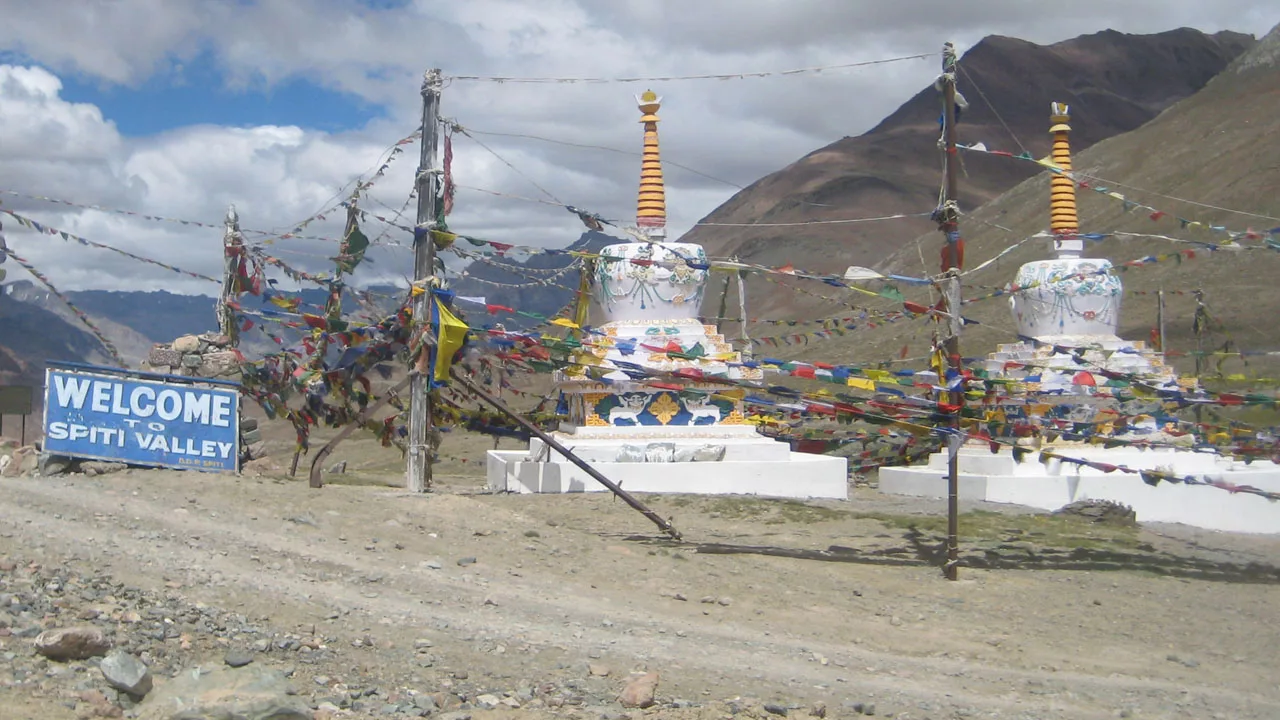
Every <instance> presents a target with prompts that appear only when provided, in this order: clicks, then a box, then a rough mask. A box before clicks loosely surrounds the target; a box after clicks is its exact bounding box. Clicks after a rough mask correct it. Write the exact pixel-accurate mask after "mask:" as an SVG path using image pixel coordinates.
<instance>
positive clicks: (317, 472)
mask: <svg viewBox="0 0 1280 720" xmlns="http://www.w3.org/2000/svg"><path fill="white" fill-rule="evenodd" d="M409 373H410V374H409V377H407V378H405V379H404V380H401V381H400V382H399V383H398V384H397V385H396V386H395V387H393V388H391V389H390V390H388V391H387V392H386V393H385V394H383V396H382V398H381V399H380V400H378V401H377V402H375V403H373V404H372V405H370V406H369V407H367V408H365V409H364V412H362V413H360V419H359V420H357V421H356V422H353V423H347V425H346V426H345V427H343V428H342V429H341V430H339V431H338V434H337V435H334V436H333V438H332V439H330V440H329V442H327V443H325V445H324V447H322V448H320V450H319V452H317V453H316V456H315V457H314V458H312V459H311V473H310V475H309V477H310V485H311V487H313V488H322V487H324V477H323V476H322V475H321V473H322V472H323V468H322V467H321V465H320V463H322V462H323V461H324V459H325V458H327V457H329V453H331V452H333V449H334V448H336V447H338V443H340V442H342V441H343V440H346V439H347V437H348V436H349V435H351V433H353V432H355V431H356V430H359V429H361V428H363V427H364V424H365V423H366V422H368V421H369V420H371V419H373V414H374V413H375V412H377V411H378V410H380V409H381V408H382V406H384V405H386V404H387V403H389V402H391V399H392V398H394V397H395V396H396V393H398V392H400V391H401V390H403V389H404V388H405V386H406V385H408V384H409V383H410V382H411V381H412V380H413V378H415V377H417V372H416V371H413V370H410V371H409Z"/></svg>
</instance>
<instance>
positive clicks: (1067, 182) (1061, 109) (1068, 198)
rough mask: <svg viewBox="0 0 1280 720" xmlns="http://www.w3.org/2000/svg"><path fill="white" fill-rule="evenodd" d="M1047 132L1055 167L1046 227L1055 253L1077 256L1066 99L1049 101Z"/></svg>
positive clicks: (1077, 229) (1079, 244) (1081, 246)
mask: <svg viewBox="0 0 1280 720" xmlns="http://www.w3.org/2000/svg"><path fill="white" fill-rule="evenodd" d="M1049 119H1050V122H1051V123H1052V125H1051V127H1050V128H1049V133H1050V134H1051V135H1053V149H1052V151H1051V152H1050V155H1049V157H1050V159H1051V160H1052V161H1053V164H1054V165H1056V166H1057V167H1058V169H1059V171H1058V172H1055V173H1054V174H1053V177H1052V178H1051V179H1050V180H1049V228H1050V229H1051V230H1052V231H1053V235H1054V249H1055V250H1057V252H1058V257H1080V253H1081V252H1083V251H1084V243H1083V241H1082V240H1080V238H1079V237H1077V235H1078V234H1079V232H1080V220H1079V216H1078V214H1077V211H1076V183H1075V180H1073V179H1072V178H1071V139H1070V135H1071V126H1070V125H1068V123H1069V122H1071V113H1070V108H1069V107H1068V106H1067V104H1066V103H1059V102H1055V103H1050V104H1049Z"/></svg>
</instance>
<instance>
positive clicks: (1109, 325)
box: [986, 102, 1195, 395]
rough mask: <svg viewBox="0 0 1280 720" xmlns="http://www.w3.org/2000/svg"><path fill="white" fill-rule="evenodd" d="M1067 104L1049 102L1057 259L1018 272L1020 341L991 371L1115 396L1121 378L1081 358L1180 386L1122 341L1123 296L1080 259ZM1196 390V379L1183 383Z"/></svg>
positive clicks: (1115, 278) (1107, 265) (1103, 265)
mask: <svg viewBox="0 0 1280 720" xmlns="http://www.w3.org/2000/svg"><path fill="white" fill-rule="evenodd" d="M1069 110H1070V109H1069V108H1068V106H1067V105H1065V104H1063V103H1056V102H1055V103H1051V105H1050V123H1051V126H1050V128H1049V132H1050V134H1051V135H1052V136H1053V144H1052V152H1051V156H1050V157H1051V159H1052V160H1053V164H1054V165H1056V166H1057V167H1058V168H1060V170H1057V171H1055V172H1054V174H1053V176H1052V178H1051V179H1050V183H1049V221H1050V230H1051V233H1050V244H1051V250H1052V251H1053V253H1054V257H1053V258H1051V259H1048V260H1035V261H1032V262H1029V263H1026V264H1025V265H1023V266H1022V267H1021V268H1019V269H1018V274H1017V276H1016V277H1015V279H1014V283H1013V287H1011V288H1010V290H1011V297H1010V300H1009V302H1010V305H1011V307H1012V311H1013V320H1014V324H1015V325H1016V326H1017V331H1018V335H1020V336H1021V337H1023V338H1025V339H1024V341H1022V342H1018V343H1005V344H1001V345H1000V346H999V348H998V349H997V350H996V352H995V353H992V354H991V355H990V356H989V357H988V359H987V361H986V370H987V373H988V375H989V376H992V377H1003V378H1006V379H1012V380H1019V381H1023V382H1025V383H1026V386H1025V387H1026V389H1027V390H1036V391H1040V392H1054V391H1059V392H1063V393H1069V394H1086V395H1112V394H1114V393H1113V390H1112V389H1113V388H1114V387H1120V386H1125V385H1127V384H1128V383H1127V382H1125V381H1116V380H1115V379H1109V378H1107V377H1106V376H1105V375H1104V374H1102V373H1093V372H1089V371H1088V370H1085V369H1081V365H1080V363H1079V362H1078V361H1077V357H1078V356H1083V358H1084V359H1085V360H1086V361H1087V363H1088V365H1089V366H1091V367H1094V368H1097V369H1099V370H1104V371H1109V372H1116V373H1124V374H1130V375H1141V376H1143V378H1144V382H1147V383H1149V384H1153V385H1156V386H1158V387H1170V388H1174V387H1178V386H1179V382H1180V381H1179V380H1178V378H1177V376H1176V375H1175V374H1174V373H1173V371H1172V369H1171V368H1169V367H1168V366H1166V365H1165V362H1164V357H1163V355H1161V354H1160V353H1158V352H1156V351H1153V350H1151V349H1150V348H1147V347H1145V345H1144V344H1143V343H1142V342H1141V341H1138V342H1130V341H1127V340H1123V339H1121V338H1120V337H1119V335H1118V334H1117V330H1118V329H1119V325H1120V301H1121V298H1122V295H1123V293H1124V286H1123V284H1122V283H1121V281H1120V277H1119V275H1117V274H1116V273H1115V272H1114V271H1113V268H1112V265H1111V262H1110V261H1109V260H1106V259H1102V258H1088V257H1084V250H1085V246H1084V242H1085V241H1084V238H1083V237H1082V236H1081V235H1080V225H1079V217H1078V213H1077V207H1076V185H1075V180H1074V179H1073V178H1072V176H1071V144H1070V133H1071V126H1070V125H1069V123H1070V121H1071V116H1070V112H1069ZM1181 385H1182V386H1184V387H1194V385H1195V383H1194V381H1189V382H1182V383H1181Z"/></svg>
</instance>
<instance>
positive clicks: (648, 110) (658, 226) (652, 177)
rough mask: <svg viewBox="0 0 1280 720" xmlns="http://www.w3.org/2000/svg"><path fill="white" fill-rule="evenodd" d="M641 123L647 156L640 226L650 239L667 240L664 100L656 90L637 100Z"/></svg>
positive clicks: (642, 174) (638, 207)
mask: <svg viewBox="0 0 1280 720" xmlns="http://www.w3.org/2000/svg"><path fill="white" fill-rule="evenodd" d="M636 104H637V105H638V106H639V107H640V113H641V115H640V122H641V124H643V125H644V153H643V156H642V159H641V161H640V199H639V202H638V203H637V204H636V225H637V226H639V228H640V229H641V230H642V231H643V232H645V233H646V234H647V235H648V236H649V237H652V238H655V239H659V240H660V239H662V238H664V237H666V228H667V193H666V187H665V184H664V183H663V180H662V157H661V155H660V153H659V152H658V122H659V119H658V108H660V107H662V97H661V96H660V95H658V94H657V93H655V92H653V91H652V90H646V91H644V93H643V94H641V95H638V96H636Z"/></svg>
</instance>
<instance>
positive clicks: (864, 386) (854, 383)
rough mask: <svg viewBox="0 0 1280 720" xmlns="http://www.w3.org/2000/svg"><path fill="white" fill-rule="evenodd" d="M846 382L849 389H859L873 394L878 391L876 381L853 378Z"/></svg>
mask: <svg viewBox="0 0 1280 720" xmlns="http://www.w3.org/2000/svg"><path fill="white" fill-rule="evenodd" d="M844 382H845V384H846V385H848V386H849V387H851V388H858V389H859V390H870V391H872V392H875V389H876V384H875V381H873V380H868V379H867V378H860V377H851V378H848V379H847V380H845V381H844Z"/></svg>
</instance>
